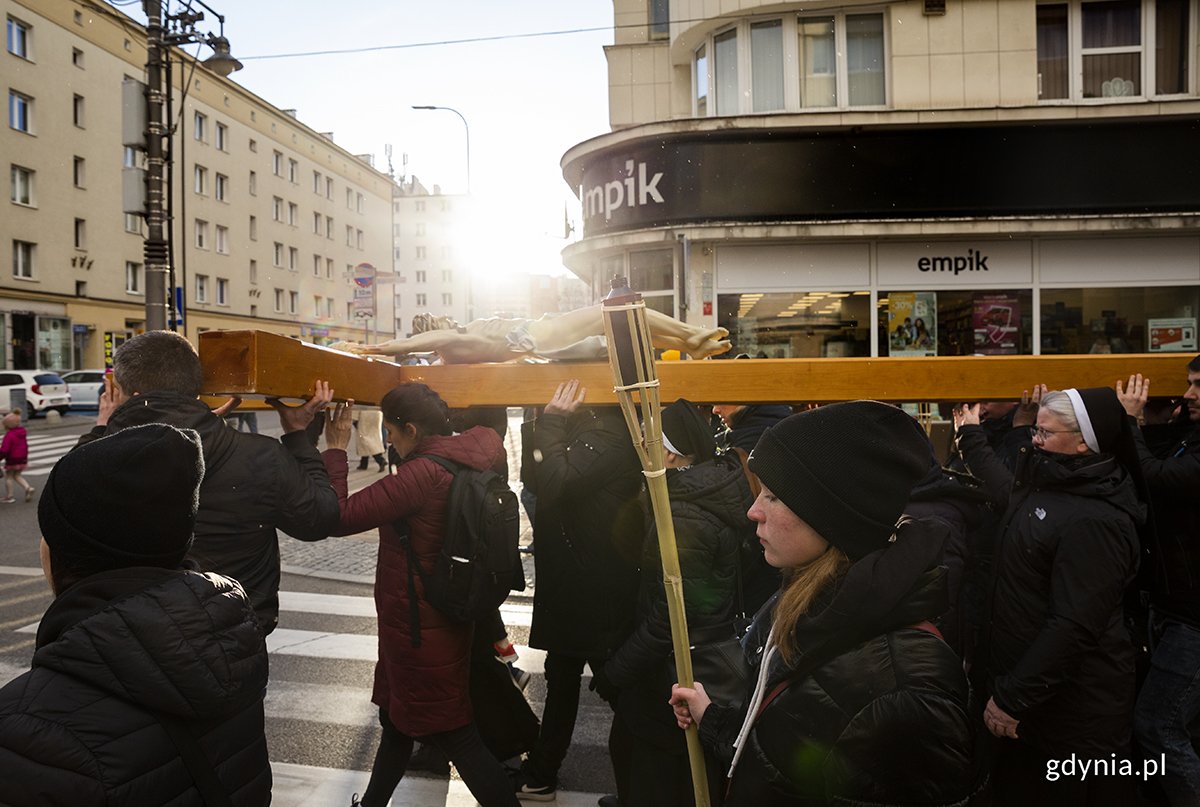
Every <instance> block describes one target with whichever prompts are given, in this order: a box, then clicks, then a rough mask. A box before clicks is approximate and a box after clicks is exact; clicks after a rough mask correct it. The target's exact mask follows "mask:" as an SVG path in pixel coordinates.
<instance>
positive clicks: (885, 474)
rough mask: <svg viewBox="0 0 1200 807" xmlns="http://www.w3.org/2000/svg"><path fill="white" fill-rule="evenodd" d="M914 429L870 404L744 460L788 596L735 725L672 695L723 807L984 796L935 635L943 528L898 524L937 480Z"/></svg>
mask: <svg viewBox="0 0 1200 807" xmlns="http://www.w3.org/2000/svg"><path fill="white" fill-rule="evenodd" d="M928 457H929V446H928V441H927V439H926V437H925V435H924V433H923V432H921V430H920V428H919V427H918V426H917V424H916V422H915V421H914V420H913V419H912V418H910V417H909V416H907V415H906V414H904V413H903V412H902V411H901V410H899V409H897V408H895V407H892V406H888V405H885V404H881V403H878V402H875V401H853V402H849V403H843V404H832V405H830V406H825V407H821V408H820V409H815V410H812V411H809V412H804V413H802V414H798V415H792V416H791V417H789V418H786V419H784V420H783V421H781V422H780V423H779V424H777V425H776V426H773V427H772V428H771V429H769V430H768V431H767V432H766V433H764V434H763V436H762V438H761V439H760V440H759V442H758V445H757V446H756V447H755V449H754V452H753V453H752V454H751V455H750V462H749V464H750V470H752V471H754V472H755V473H756V474H757V475H758V477H759V479H760V480H761V482H762V485H763V487H762V491H761V493H760V494H759V496H758V498H757V499H756V500H755V502H754V505H753V506H752V507H751V508H750V512H749V516H750V518H751V520H753V521H755V522H756V523H757V524H758V530H757V531H758V537H759V540H760V541H761V543H762V544H763V547H764V551H765V554H766V559H767V561H768V562H769V563H770V564H771V565H773V566H776V567H778V568H780V569H782V570H783V572H784V584H783V587H782V588H781V590H780V592H779V593H778V594H777V595H776V596H775V598H774V599H772V600H771V601H769V602H768V603H767V605H766V606H764V607H763V609H762V610H761V611H760V612H759V613H758V615H757V616H756V617H755V619H754V623H753V625H752V626H751V628H750V632H749V633H748V634H747V636H746V639H745V641H744V642H743V649H744V651H745V653H746V658H747V660H748V661H749V663H750V665H751V669H752V671H753V673H754V677H755V679H756V680H755V682H754V685H753V689H752V691H751V692H750V693H749V694H748V698H747V701H748V703H747V704H746V705H745V706H743V707H742V708H740V709H736V708H731V707H728V706H723V705H721V704H715V703H711V702H710V700H709V698H708V696H707V694H706V693H705V690H704V685H703V682H697V683H696V685H695V688H682V687H679V686H676V687H675V689H674V691H673V694H672V699H671V703H672V705H674V707H675V716H676V719H677V721H678V723H679V726H680V727H681V728H686V727H688V726H689V725H691V724H692V722H693V721H694V722H696V723H698V724H699V728H700V738H701V741H702V742H703V743H704V745H705V747H706V749H707V750H709V751H710V752H711V753H712V754H713V755H715V756H717V757H719V758H721V759H722V761H723V764H724V765H725V766H726V770H727V771H728V776H729V777H730V782H729V790H728V793H727V797H726V800H725V804H726V805H758V804H772V805H789V804H796V805H800V804H825V803H830V802H839V803H840V802H846V803H849V802H853V803H871V804H921V805H938V804H944V805H950V804H958V803H962V802H963V801H964V800H965V799H967V798H968V797H969V796H970V795H971V794H972V792H973V791H974V790H975V783H976V779H977V776H976V775H975V772H974V766H973V764H972V760H973V758H974V753H973V752H974V742H973V733H972V730H971V722H970V718H969V708H968V698H969V693H968V686H967V682H966V678H965V676H964V675H963V672H962V667H961V664H960V662H959V660H958V658H957V657H956V656H955V654H954V652H953V651H952V650H951V649H950V648H949V646H947V645H946V644H945V642H943V641H942V640H941V638H940V637H939V636H938V635H937V632H936V629H935V628H934V627H933V626H932V625H931V624H930V623H929V622H928V620H929V619H931V618H933V617H936V616H938V615H939V614H941V613H942V612H943V611H944V610H945V609H946V589H945V569H943V568H942V567H940V566H939V559H940V557H941V552H942V544H943V542H944V540H945V535H946V531H945V527H944V526H943V525H940V524H935V523H933V522H928V523H927V522H921V521H915V520H912V519H902V518H901V514H902V512H903V509H904V505H905V502H906V501H907V499H908V495H909V491H910V490H911V488H912V486H913V485H914V484H915V483H916V482H917V481H919V480H920V479H921V478H922V476H923V475H924V473H925V471H926V469H927V467H928Z"/></svg>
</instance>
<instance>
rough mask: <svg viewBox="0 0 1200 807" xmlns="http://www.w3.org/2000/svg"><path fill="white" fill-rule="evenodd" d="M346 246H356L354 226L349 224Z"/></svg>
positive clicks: (347, 226)
mask: <svg viewBox="0 0 1200 807" xmlns="http://www.w3.org/2000/svg"><path fill="white" fill-rule="evenodd" d="M346 246H348V247H352V246H354V228H353V227H351V226H350V225H349V224H347V225H346Z"/></svg>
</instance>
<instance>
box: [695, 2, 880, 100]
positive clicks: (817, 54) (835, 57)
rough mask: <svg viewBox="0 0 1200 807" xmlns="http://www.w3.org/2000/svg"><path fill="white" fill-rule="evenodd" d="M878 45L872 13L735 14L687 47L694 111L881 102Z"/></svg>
mask: <svg viewBox="0 0 1200 807" xmlns="http://www.w3.org/2000/svg"><path fill="white" fill-rule="evenodd" d="M884 49H885V44H884V24H883V15H882V14H880V13H874V14H846V13H835V14H820V15H798V16H791V15H788V16H784V17H778V18H774V19H755V20H753V21H750V20H746V21H742V22H739V23H737V24H735V25H733V26H732V27H729V28H725V29H724V30H720V31H717V32H716V33H714V34H713V35H712V36H711V37H709V38H708V39H706V40H705V41H704V42H703V43H702V44H701V45H700V46H699V47H697V48H696V50H695V53H694V57H693V62H692V70H693V80H692V84H693V96H692V97H693V103H694V104H695V113H696V115H697V116H700V117H704V116H708V115H744V114H754V113H764V112H777V111H784V110H789V109H808V108H824V107H838V108H847V107H859V106H883V105H884V104H886V103H887V94H886V70H885V63H884ZM789 71H793V72H792V76H795V77H796V79H797V80H795V81H793V80H792V78H791V76H789V75H788V72H789Z"/></svg>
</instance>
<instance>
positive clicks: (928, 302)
mask: <svg viewBox="0 0 1200 807" xmlns="http://www.w3.org/2000/svg"><path fill="white" fill-rule="evenodd" d="M1032 306H1033V292H1031V291H1030V290H1029V289H997V290H980V289H972V290H970V291H967V290H953V291H891V292H886V291H881V292H879V301H878V307H877V323H876V329H877V335H878V338H879V355H880V356H1016V355H1030V354H1032V353H1033V308H1032Z"/></svg>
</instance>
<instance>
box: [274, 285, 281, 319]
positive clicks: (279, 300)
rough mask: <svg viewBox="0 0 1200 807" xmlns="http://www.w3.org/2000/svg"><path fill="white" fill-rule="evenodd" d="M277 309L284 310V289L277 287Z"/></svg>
mask: <svg viewBox="0 0 1200 807" xmlns="http://www.w3.org/2000/svg"><path fill="white" fill-rule="evenodd" d="M275 310H276V311H277V312H279V313H282V312H283V289H275Z"/></svg>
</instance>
